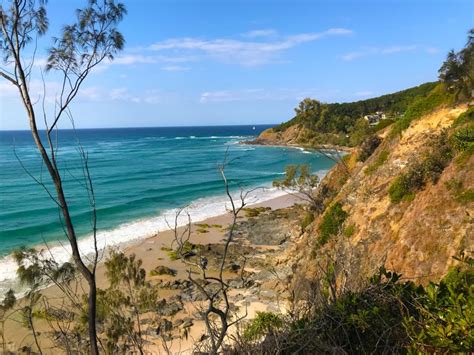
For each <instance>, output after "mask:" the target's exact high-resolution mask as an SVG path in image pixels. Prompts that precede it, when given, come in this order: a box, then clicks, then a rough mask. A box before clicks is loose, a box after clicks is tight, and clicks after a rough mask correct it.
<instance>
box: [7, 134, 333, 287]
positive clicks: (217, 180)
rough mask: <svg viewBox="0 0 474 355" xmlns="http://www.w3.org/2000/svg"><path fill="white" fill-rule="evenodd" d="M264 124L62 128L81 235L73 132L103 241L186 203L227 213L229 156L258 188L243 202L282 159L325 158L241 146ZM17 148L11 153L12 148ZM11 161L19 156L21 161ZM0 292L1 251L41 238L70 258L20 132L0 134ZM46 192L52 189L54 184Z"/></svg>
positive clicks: (265, 193) (318, 165) (116, 239)
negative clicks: (222, 167)
mask: <svg viewBox="0 0 474 355" xmlns="http://www.w3.org/2000/svg"><path fill="white" fill-rule="evenodd" d="M265 128H267V127H265V126H257V127H255V129H253V127H252V126H225V127H179V128H138V129H136V128H133V129H100V130H78V131H77V132H76V133H74V132H73V131H61V132H60V135H59V145H58V147H59V150H58V161H59V165H60V167H61V170H62V176H63V179H64V182H65V190H66V193H67V197H68V201H69V204H70V208H71V211H72V215H73V220H74V223H75V226H76V230H77V234H78V235H79V236H80V237H81V250H82V251H83V252H84V253H87V252H88V251H90V246H91V243H90V242H88V236H90V233H91V224H90V208H89V204H88V197H87V192H86V190H85V189H84V187H83V183H84V181H83V178H84V177H83V174H82V169H81V161H80V156H79V153H78V150H77V147H78V145H77V140H79V141H80V143H81V144H82V146H83V147H84V149H85V150H86V151H87V152H88V156H89V167H90V172H91V175H92V178H93V182H94V189H95V192H96V200H97V214H98V227H99V242H100V245H101V246H104V245H113V244H119V243H125V242H130V241H133V240H136V239H140V238H145V237H147V236H150V235H152V234H154V233H156V232H157V231H160V230H163V229H166V221H165V217H166V216H168V217H170V216H172V215H173V214H174V211H175V210H174V209H176V208H178V207H182V206H187V205H189V211H190V212H191V215H192V219H193V220H194V221H198V220H203V219H205V218H208V217H211V216H215V215H219V214H221V213H224V212H225V208H226V206H225V202H226V198H225V196H224V190H223V188H224V186H223V182H222V179H221V177H220V174H219V172H218V169H217V166H218V164H219V163H221V162H222V161H223V160H224V158H225V155H226V152H227V154H228V160H229V161H232V162H231V164H230V165H229V166H228V167H227V169H226V174H227V176H228V177H229V179H230V180H231V182H232V186H233V188H234V191H235V190H236V189H237V185H239V186H241V187H246V188H252V187H257V186H262V187H266V189H262V190H257V191H256V192H255V193H253V194H252V196H251V201H250V202H259V201H263V200H267V199H270V198H273V197H276V196H278V195H281V194H282V192H281V191H277V190H275V189H273V188H271V182H272V181H273V180H275V179H276V178H279V177H281V175H282V173H283V171H284V167H285V166H286V165H287V164H290V163H308V164H310V165H311V167H312V170H313V171H315V172H318V173H319V174H321V175H322V174H324V172H325V171H327V169H329V168H330V167H331V165H332V164H333V163H332V161H331V160H330V159H328V158H325V157H323V156H320V155H319V154H318V153H311V152H307V151H304V150H299V149H294V148H281V147H265V146H249V145H242V144H239V142H240V141H242V140H248V139H252V138H254V137H255V135H257V134H258V133H259V132H261V131H262V130H263V129H265ZM15 152H16V154H17V156H18V158H17V157H16V156H15ZM19 160H21V163H22V164H23V165H24V167H22V165H21V164H20V162H19ZM0 169H1V170H0V177H1V179H0V207H1V209H0V293H1V292H2V291H4V290H5V289H6V288H7V287H10V286H11V285H12V284H13V281H14V277H15V264H14V262H13V260H12V259H11V257H10V256H9V254H10V253H11V251H12V250H14V249H15V248H18V247H20V246H23V245H27V246H37V245H41V244H43V245H44V243H45V242H47V243H48V244H49V245H51V246H52V251H53V254H54V255H55V257H56V258H57V259H58V260H60V261H66V260H68V259H69V257H70V254H69V251H68V249H67V248H65V247H62V246H60V243H61V242H64V241H65V236H64V232H63V231H62V227H61V223H60V219H59V213H58V209H57V206H56V205H55V203H54V202H53V201H52V200H51V199H50V198H49V197H48V194H47V193H46V192H45V191H44V189H43V188H42V187H41V186H39V185H38V184H37V183H36V182H35V181H34V180H33V179H32V178H31V177H30V176H29V175H28V173H27V172H26V171H25V169H27V170H28V171H29V173H30V174H31V175H33V176H34V177H36V178H37V179H38V180H42V181H43V182H44V183H45V184H46V186H47V187H49V188H51V184H50V181H49V177H48V174H47V171H46V170H45V169H44V167H42V164H41V159H40V157H39V155H38V153H37V150H36V147H35V146H34V145H33V141H32V139H31V134H30V133H29V132H27V131H14V132H13V131H12V132H0ZM52 191H53V190H52Z"/></svg>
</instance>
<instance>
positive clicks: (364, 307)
mask: <svg viewBox="0 0 474 355" xmlns="http://www.w3.org/2000/svg"><path fill="white" fill-rule="evenodd" d="M318 292H320V290H319V289H318V288H317V287H316V286H314V289H312V292H310V293H316V294H317V293H318ZM317 300H318V298H317V297H311V298H310V299H308V300H306V301H304V302H303V303H304V309H308V308H311V309H312V311H310V312H309V313H308V312H303V314H302V315H300V316H293V317H292V316H285V317H284V316H279V315H275V314H271V313H270V315H269V316H268V320H267V319H266V318H265V319H263V318H262V319H259V320H258V321H257V322H252V326H253V327H252V329H253V331H252V333H251V334H255V336H252V337H249V338H251V339H252V341H251V342H247V343H245V341H244V342H240V343H238V344H237V348H236V349H235V351H234V352H232V353H235V354H241V353H246V354H251V353H258V354H295V353H298V354H323V353H331V354H394V353H413V354H417V353H439V354H445V353H469V352H470V351H472V349H474V332H473V331H472V329H473V327H474V264H473V262H472V259H470V258H468V259H464V260H463V261H462V262H461V264H460V265H459V266H457V267H455V268H454V269H452V270H451V271H450V272H449V273H448V275H447V276H446V277H445V278H444V279H443V280H442V281H440V282H439V283H431V284H429V285H428V286H426V287H423V286H417V285H415V284H414V283H413V282H411V281H405V282H402V281H401V275H398V274H395V273H391V272H387V271H386V270H385V269H384V268H381V269H380V271H379V273H377V274H376V275H374V276H373V277H372V278H371V279H370V281H369V282H368V283H367V284H366V285H365V286H363V287H361V288H360V290H359V291H357V292H352V291H345V292H343V293H341V294H340V295H339V296H338V297H337V299H335V300H334V301H333V302H331V303H329V304H328V303H324V302H323V303H318V304H316V305H315V304H314V303H315V302H318V301H317ZM308 306H312V307H308ZM283 317H284V318H283ZM264 320H265V321H264ZM272 320H277V326H272V324H273V321H272ZM255 324H258V325H260V326H258V327H256V326H255ZM265 324H269V326H265ZM246 329H249V328H246ZM266 329H268V330H269V331H267V332H265V330H266ZM255 339H263V340H259V341H255Z"/></svg>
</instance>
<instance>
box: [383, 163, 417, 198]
mask: <svg viewBox="0 0 474 355" xmlns="http://www.w3.org/2000/svg"><path fill="white" fill-rule="evenodd" d="M424 185H425V180H424V170H423V166H422V165H421V164H416V165H414V166H413V167H411V168H410V169H409V170H408V171H407V172H406V173H404V174H401V175H399V176H398V177H396V178H395V180H394V181H393V182H392V184H391V185H390V187H389V189H388V195H389V197H390V201H392V202H393V203H398V202H400V201H402V200H411V199H413V197H414V194H415V192H416V191H418V190H420V189H421V188H422V187H423V186H424Z"/></svg>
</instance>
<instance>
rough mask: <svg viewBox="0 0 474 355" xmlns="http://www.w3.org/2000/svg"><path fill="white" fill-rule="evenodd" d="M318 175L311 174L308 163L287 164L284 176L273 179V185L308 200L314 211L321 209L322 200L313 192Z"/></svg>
mask: <svg viewBox="0 0 474 355" xmlns="http://www.w3.org/2000/svg"><path fill="white" fill-rule="evenodd" d="M318 184H319V177H318V175H316V174H311V170H310V167H309V165H307V164H302V165H288V166H286V167H285V178H284V179H282V180H275V181H273V186H275V187H277V188H279V189H282V190H285V191H287V192H288V193H290V194H294V195H296V196H297V197H298V198H300V199H302V200H304V201H306V202H308V203H309V204H310V206H311V208H312V209H313V210H315V211H321V210H322V208H323V201H321V199H320V198H319V196H317V195H316V194H315V189H316V188H317V187H318Z"/></svg>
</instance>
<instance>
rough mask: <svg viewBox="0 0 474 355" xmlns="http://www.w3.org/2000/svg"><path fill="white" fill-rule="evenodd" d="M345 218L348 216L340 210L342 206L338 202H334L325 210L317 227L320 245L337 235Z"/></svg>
mask: <svg viewBox="0 0 474 355" xmlns="http://www.w3.org/2000/svg"><path fill="white" fill-rule="evenodd" d="M347 216H348V214H347V212H346V211H344V210H343V209H342V204H341V203H340V202H336V203H335V204H333V205H332V206H331V207H329V208H328V209H327V211H326V213H324V216H323V219H322V221H321V223H320V225H319V244H320V245H324V244H326V243H327V241H328V240H329V238H330V237H331V236H334V235H336V234H338V233H339V230H340V229H341V226H342V224H343V223H344V221H345V220H346V218H347Z"/></svg>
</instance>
